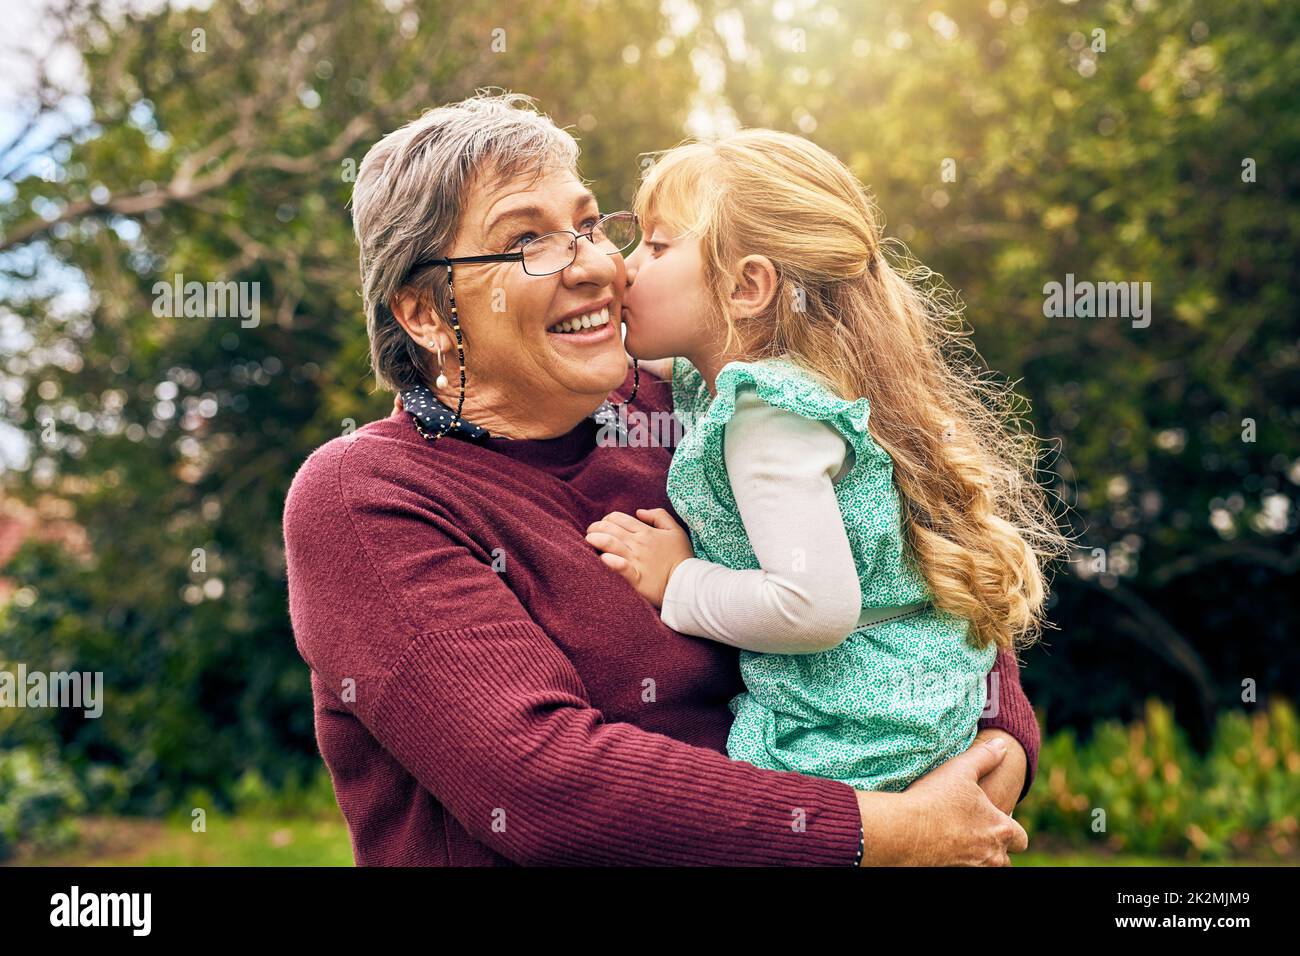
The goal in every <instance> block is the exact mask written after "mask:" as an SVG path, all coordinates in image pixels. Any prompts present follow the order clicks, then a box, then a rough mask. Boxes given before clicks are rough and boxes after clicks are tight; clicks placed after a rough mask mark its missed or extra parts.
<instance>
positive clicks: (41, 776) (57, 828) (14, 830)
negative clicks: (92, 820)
mask: <svg viewBox="0 0 1300 956" xmlns="http://www.w3.org/2000/svg"><path fill="white" fill-rule="evenodd" d="M85 807H86V799H85V797H84V795H83V794H82V793H81V791H80V790H79V789H78V787H77V782H76V779H75V777H74V774H73V773H72V771H71V770H70V769H69V768H68V767H67V766H65V765H64V764H62V763H61V762H60V761H59V759H58V757H57V756H56V755H55V754H54V753H53V752H52V751H49V752H45V753H41V752H39V751H38V750H37V749H36V748H32V747H24V748H19V749H17V750H0V860H4V859H5V858H6V857H8V856H10V855H11V854H13V852H14V850H15V849H16V848H17V846H18V844H19V842H20V841H21V842H22V843H23V844H24V845H30V846H33V847H36V848H38V849H41V850H55V849H59V848H62V847H66V846H69V845H70V844H71V843H73V842H74V840H75V837H76V830H75V827H74V826H73V824H72V818H73V816H74V815H75V814H77V813H79V812H81V811H82V810H84V809H85Z"/></svg>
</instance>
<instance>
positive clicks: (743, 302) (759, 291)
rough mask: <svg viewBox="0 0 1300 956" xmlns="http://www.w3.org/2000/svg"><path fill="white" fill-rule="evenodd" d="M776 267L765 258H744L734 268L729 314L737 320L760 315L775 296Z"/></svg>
mask: <svg viewBox="0 0 1300 956" xmlns="http://www.w3.org/2000/svg"><path fill="white" fill-rule="evenodd" d="M776 285H777V279H776V267H775V266H774V265H772V260H771V259H769V258H768V257H767V256H745V258H743V259H741V260H740V264H739V265H738V266H737V268H736V288H735V291H734V292H732V293H731V314H732V315H733V316H735V317H736V318H738V319H745V318H751V317H753V316H755V315H760V314H761V313H762V312H764V311H765V310H766V309H767V307H768V306H770V305H771V304H772V299H773V298H774V297H775V296H776Z"/></svg>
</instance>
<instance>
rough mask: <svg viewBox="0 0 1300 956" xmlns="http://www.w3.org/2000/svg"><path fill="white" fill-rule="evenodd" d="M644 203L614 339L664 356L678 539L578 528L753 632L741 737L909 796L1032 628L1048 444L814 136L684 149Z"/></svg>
mask: <svg viewBox="0 0 1300 956" xmlns="http://www.w3.org/2000/svg"><path fill="white" fill-rule="evenodd" d="M636 211H637V213H638V215H639V216H640V219H641V223H642V228H643V231H644V238H643V240H642V244H641V246H640V247H639V248H638V249H637V250H636V252H635V253H634V254H633V255H632V256H631V257H630V258H629V260H628V263H627V268H628V280H629V289H628V293H627V296H626V299H625V307H626V312H625V315H624V319H625V322H626V324H627V338H626V343H625V344H626V346H627V349H628V351H629V352H630V353H631V354H633V355H635V356H637V357H638V358H643V359H656V358H664V357H669V356H675V358H673V359H672V364H671V377H672V392H673V401H674V406H675V407H674V411H675V412H676V413H677V415H678V416H679V417H680V418H681V419H682V423H683V425H684V426H685V427H686V431H685V433H684V435H683V437H682V439H681V442H680V443H679V445H678V447H677V449H676V451H675V452H674V456H673V461H672V465H671V468H670V470H669V473H668V489H667V490H668V496H669V499H670V500H671V501H672V504H673V508H674V509H675V510H676V512H677V514H678V515H679V516H680V517H681V518H682V520H683V521H685V523H686V524H687V526H688V528H689V532H690V535H689V538H688V537H687V535H686V533H685V532H683V531H682V529H681V528H680V527H679V526H678V525H677V523H676V522H675V521H673V519H672V517H671V516H670V515H669V514H668V513H667V512H666V511H664V510H662V509H656V510H654V511H646V510H639V511H638V512H637V515H636V516H635V517H633V516H630V515H625V514H622V513H620V512H615V513H613V514H610V515H607V516H606V517H605V518H604V519H602V520H601V521H597V522H594V523H593V524H592V525H591V526H590V528H589V529H588V536H587V540H588V541H589V542H590V543H591V544H592V545H593V546H595V547H596V548H598V549H599V550H600V551H601V552H602V555H601V558H602V560H603V561H604V562H605V563H606V564H607V565H608V566H609V567H610V568H612V569H613V570H615V571H616V572H618V573H619V574H620V575H622V576H623V577H624V578H625V579H627V580H628V581H629V582H630V583H631V584H632V585H633V586H634V587H636V588H637V590H638V591H640V593H641V594H642V595H644V596H645V597H646V598H647V599H648V600H650V601H651V602H653V603H654V604H655V605H656V606H657V607H659V608H660V609H661V616H662V618H663V620H664V621H665V623H667V624H668V625H669V626H670V627H672V628H674V629H676V630H678V631H681V632H682V633H684V634H691V635H695V636H698V637H703V638H709V639H711V640H715V641H721V642H724V643H727V644H731V645H734V646H736V647H739V648H741V649H742V651H741V655H740V667H741V673H742V676H743V677H744V681H745V686H746V688H747V691H746V692H745V693H743V694H740V695H739V696H737V697H736V698H735V699H734V700H733V701H732V702H731V710H732V712H733V713H734V714H735V721H734V723H733V725H732V728H731V734H730V738H729V740H728V752H729V754H730V756H731V757H733V758H734V759H738V760H745V761H748V762H749V763H752V764H754V765H755V766H759V767H766V768H771V769H780V770H796V771H799V772H801V773H805V774H812V775H815V776H821V777H827V778H831V779H835V780H841V781H844V782H846V783H849V784H851V785H852V786H854V787H858V788H861V789H880V790H901V789H903V788H904V787H906V786H907V785H908V784H909V783H910V782H911V781H913V780H915V779H916V778H917V777H919V776H921V775H922V774H924V773H925V772H926V771H928V770H930V769H931V768H933V767H934V766H936V765H938V764H939V763H942V762H943V761H945V760H947V759H948V758H950V757H952V756H954V755H956V754H958V753H960V752H961V751H963V750H965V749H966V748H967V747H969V746H970V744H971V743H972V741H973V740H974V737H975V733H976V723H977V721H978V719H979V717H980V716H981V712H982V711H983V710H984V708H985V703H986V701H985V696H986V693H985V684H986V681H985V677H986V675H987V673H988V671H989V669H990V668H991V666H992V664H993V660H994V657H995V656H996V653H997V649H998V647H1010V646H1015V645H1017V644H1023V643H1025V642H1026V641H1030V640H1032V639H1033V636H1034V634H1035V633H1036V630H1037V628H1038V627H1039V625H1040V619H1041V614H1042V611H1043V603H1044V580H1043V572H1042V568H1043V566H1044V563H1045V561H1046V560H1047V559H1050V558H1052V557H1055V556H1056V555H1057V554H1058V553H1059V552H1060V550H1061V546H1062V539H1061V537H1060V535H1059V534H1058V532H1057V529H1056V525H1055V522H1054V520H1053V518H1052V515H1051V513H1050V510H1049V508H1048V507H1047V504H1046V498H1045V495H1044V494H1043V492H1042V490H1041V489H1040V488H1039V486H1038V485H1037V484H1036V482H1035V473H1036V467H1037V446H1036V443H1035V442H1034V440H1033V438H1032V436H1030V435H1027V434H1025V433H1023V432H1021V431H1020V430H1019V428H1018V425H1017V421H1018V420H1017V418H1016V416H1015V415H1014V414H1013V409H1014V406H1013V404H1012V403H1011V401H1010V400H1011V398H1012V396H1011V395H1010V394H1009V393H1008V392H1005V391H999V390H997V389H995V388H994V387H993V386H992V385H991V384H990V383H989V382H988V381H987V380H986V379H985V378H982V377H981V376H980V375H979V374H978V373H977V372H976V371H975V370H974V368H973V367H971V366H970V365H968V364H964V363H962V362H960V361H957V360H956V359H957V349H956V346H959V345H960V344H961V342H962V332H961V327H960V322H959V320H958V319H957V317H956V316H955V315H953V314H951V313H949V312H946V311H944V310H942V309H940V308H939V307H938V305H937V302H936V299H935V297H934V296H933V295H931V294H929V293H927V292H926V291H925V290H923V289H921V288H919V287H917V286H914V285H912V284H911V283H909V281H908V280H907V279H906V278H905V277H904V276H903V275H901V274H900V273H899V272H897V271H895V269H894V268H893V267H891V265H890V264H889V262H888V261H887V260H886V259H885V258H884V257H883V255H882V252H881V239H880V231H879V228H878V227H877V225H876V222H875V216H874V212H873V209H872V205H871V202H870V200H869V198H868V197H867V195H866V192H865V191H864V190H863V188H862V187H861V185H860V184H859V183H858V182H857V180H856V179H855V178H854V177H853V176H852V175H851V174H850V173H849V171H848V170H847V169H845V167H844V166H843V165H842V164H841V163H839V162H838V161H837V160H836V159H835V158H834V157H833V156H831V155H830V154H829V153H827V152H826V151H825V150H823V149H821V148H820V147H818V146H815V145H814V144H812V143H810V142H808V141H806V140H803V139H800V138H799V137H796V136H791V135H788V134H785V133H779V132H774V131H770V130H746V131H742V132H740V133H737V134H735V135H733V136H730V137H728V138H726V139H723V140H721V141H719V142H716V143H710V144H699V143H696V144H688V145H685V146H680V147H677V148H676V149H673V150H670V151H669V152H667V153H666V154H664V155H663V156H662V157H661V158H660V159H659V160H658V161H657V162H656V163H655V164H654V165H653V166H652V167H651V169H650V171H649V173H648V174H647V176H646V178H645V179H644V181H643V182H642V185H641V188H640V190H639V192H638V195H637V199H636ZM989 703H990V705H993V704H995V701H994V700H990V701H989Z"/></svg>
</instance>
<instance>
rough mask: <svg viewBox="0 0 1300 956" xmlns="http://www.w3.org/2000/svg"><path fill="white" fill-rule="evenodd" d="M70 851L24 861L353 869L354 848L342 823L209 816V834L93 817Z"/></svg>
mask: <svg viewBox="0 0 1300 956" xmlns="http://www.w3.org/2000/svg"><path fill="white" fill-rule="evenodd" d="M79 824H80V826H79V830H80V832H81V839H80V841H79V842H78V844H77V845H76V846H74V847H72V848H70V849H68V850H65V851H62V852H58V853H52V854H48V855H39V856H34V855H22V854H20V855H19V857H18V858H17V859H15V860H14V861H12V862H14V863H17V864H20V865H29V866H351V865H352V845H351V843H350V842H349V840H348V830H347V826H346V825H345V824H344V823H343V820H342V819H341V818H339V819H312V818H276V817H260V816H240V817H221V816H213V815H209V816H208V819H207V829H206V831H205V832H199V833H195V832H193V831H192V830H191V829H190V824H189V822H188V821H187V820H174V821H163V820H140V819H133V818H125V817H91V818H87V819H84V820H81V821H79Z"/></svg>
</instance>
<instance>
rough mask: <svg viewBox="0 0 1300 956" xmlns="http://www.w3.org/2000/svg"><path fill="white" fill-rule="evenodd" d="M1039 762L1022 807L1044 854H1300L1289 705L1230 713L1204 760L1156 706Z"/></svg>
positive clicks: (1068, 740) (1298, 760) (1295, 744)
mask: <svg viewBox="0 0 1300 956" xmlns="http://www.w3.org/2000/svg"><path fill="white" fill-rule="evenodd" d="M1039 764H1040V766H1041V767H1042V768H1043V774H1044V776H1043V779H1042V780H1041V781H1040V782H1039V783H1038V785H1037V786H1036V787H1035V788H1034V789H1033V790H1031V791H1030V793H1029V796H1028V797H1026V798H1025V801H1024V802H1023V803H1022V804H1021V805H1020V808H1019V809H1018V810H1017V811H1016V818H1017V819H1018V820H1019V821H1020V822H1021V824H1022V825H1023V826H1024V828H1025V830H1026V831H1027V832H1028V833H1029V838H1030V842H1031V844H1032V845H1033V846H1034V849H1035V850H1036V851H1042V850H1044V849H1047V848H1048V847H1049V846H1050V847H1052V848H1059V847H1061V846H1068V847H1072V848H1082V847H1091V848H1097V849H1103V848H1104V849H1106V850H1113V851H1115V852H1122V853H1145V854H1156V855H1173V856H1179V857H1185V858H1187V859H1191V860H1220V859H1228V858H1231V857H1247V858H1250V859H1254V860H1260V861H1263V860H1271V859H1276V860H1288V861H1292V862H1294V861H1295V860H1296V858H1297V855H1300V819H1298V818H1300V725H1297V720H1296V711H1295V708H1294V707H1292V706H1291V705H1290V704H1289V703H1287V702H1285V701H1282V700H1276V701H1275V702H1274V703H1273V705H1272V706H1271V707H1269V708H1268V710H1262V709H1261V710H1257V711H1255V712H1254V713H1253V714H1251V715H1250V716H1247V715H1246V714H1243V713H1241V712H1235V711H1234V712H1228V713H1225V714H1223V715H1222V716H1221V717H1220V719H1219V722H1218V724H1217V726H1216V728H1215V733H1214V737H1213V742H1212V744H1211V746H1210V750H1209V752H1208V753H1207V754H1206V755H1205V757H1204V758H1200V757H1197V756H1196V754H1195V753H1194V752H1193V750H1192V749H1191V747H1190V746H1189V744H1188V742H1187V739H1186V735H1185V734H1184V733H1183V732H1182V731H1181V730H1180V729H1179V728H1178V725H1177V724H1176V723H1175V722H1174V719H1173V714H1172V712H1171V711H1170V710H1169V708H1168V707H1167V706H1165V705H1163V704H1161V703H1160V702H1158V701H1149V702H1148V703H1147V705H1146V716H1145V718H1144V719H1143V720H1142V721H1140V722H1138V723H1135V724H1133V725H1131V726H1128V727H1124V726H1122V725H1120V724H1119V723H1116V722H1109V721H1108V722H1106V723H1103V724H1102V725H1101V726H1099V727H1098V728H1097V729H1096V732H1095V733H1094V734H1093V736H1092V739H1091V740H1090V741H1089V742H1088V743H1087V744H1086V745H1080V744H1079V742H1078V740H1077V737H1076V735H1075V734H1074V732H1073V731H1064V732H1062V733H1061V734H1058V735H1056V736H1055V737H1053V738H1051V739H1050V740H1047V741H1045V743H1044V746H1043V750H1042V753H1041V755H1040V756H1039ZM1038 837H1043V838H1044V839H1043V840H1042V841H1039V840H1038V839H1037V838H1038ZM1040 843H1041V844H1042V845H1040Z"/></svg>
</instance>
